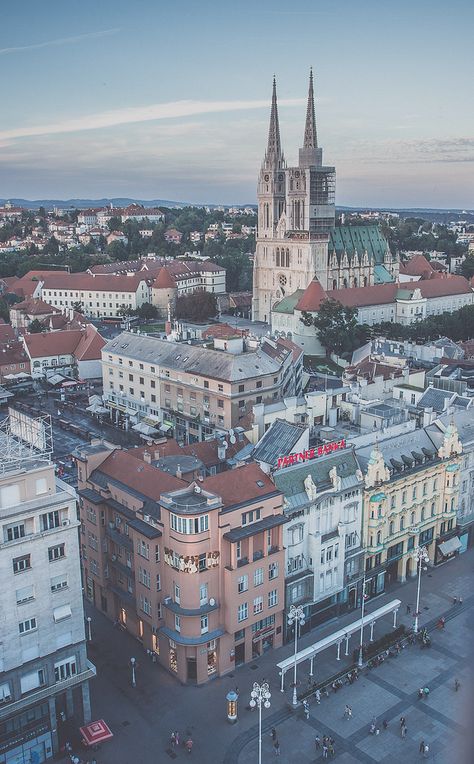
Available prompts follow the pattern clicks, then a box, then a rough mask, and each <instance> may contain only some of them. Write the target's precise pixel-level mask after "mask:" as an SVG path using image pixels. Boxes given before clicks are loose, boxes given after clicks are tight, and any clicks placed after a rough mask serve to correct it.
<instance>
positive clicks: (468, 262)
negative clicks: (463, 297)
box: [461, 255, 474, 279]
mask: <svg viewBox="0 0 474 764" xmlns="http://www.w3.org/2000/svg"><path fill="white" fill-rule="evenodd" d="M461 273H462V275H463V276H465V277H466V278H467V279H471V278H472V277H473V276H474V255H467V257H465V258H464V260H463V261H462V263H461Z"/></svg>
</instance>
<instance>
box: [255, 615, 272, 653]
mask: <svg viewBox="0 0 474 764" xmlns="http://www.w3.org/2000/svg"><path fill="white" fill-rule="evenodd" d="M274 640H275V616H274V615H270V616H268V618H263V619H262V620H261V621H258V622H257V623H254V624H253V625H252V658H258V657H259V656H260V655H263V654H264V653H266V652H267V650H270V649H271V648H272V647H273V645H274Z"/></svg>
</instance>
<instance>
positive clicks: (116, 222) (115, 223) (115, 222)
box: [107, 215, 122, 231]
mask: <svg viewBox="0 0 474 764" xmlns="http://www.w3.org/2000/svg"><path fill="white" fill-rule="evenodd" d="M107 225H108V228H109V231H120V230H121V229H122V218H120V217H119V216H118V215H114V216H113V217H111V218H110V220H109V222H108V223H107Z"/></svg>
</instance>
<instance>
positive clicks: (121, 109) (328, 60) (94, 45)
mask: <svg viewBox="0 0 474 764" xmlns="http://www.w3.org/2000/svg"><path fill="white" fill-rule="evenodd" d="M443 10H444V6H442V5H441V3H439V2H437V1H436V2H431V3H428V2H425V0H420V1H419V2H417V3H416V7H415V8H412V7H410V5H409V3H408V2H406V1H405V0H402V2H400V3H399V4H398V5H397V7H396V8H394V7H391V6H384V7H380V5H379V4H378V3H376V2H375V0H366V1H365V2H362V3H361V4H358V6H357V8H355V7H353V5H352V4H351V3H349V2H345V1H343V2H339V3H338V4H337V6H336V7H334V8H332V9H329V8H327V7H326V6H321V8H316V9H315V7H314V4H312V3H310V2H306V0H304V1H303V2H302V3H301V5H300V7H299V9H298V11H287V10H286V6H285V5H284V3H282V2H281V1H280V0H276V2H274V3H271V4H270V3H268V2H267V1H266V0H265V1H264V2H262V3H261V4H260V5H259V7H258V8H257V9H256V10H255V9H254V8H253V7H252V5H251V4H250V3H249V2H248V0H244V2H242V3H241V4H240V5H239V8H238V9H236V8H222V7H221V6H220V5H219V4H218V3H216V2H215V1H214V0H213V1H212V2H205V3H203V4H201V5H200V6H199V8H196V7H195V6H194V5H193V4H192V3H191V2H190V0H182V1H181V2H177V3H175V4H174V5H173V7H172V8H159V7H157V4H155V3H152V2H148V1H147V0H138V1H137V2H136V3H135V4H134V5H133V8H131V7H130V6H129V4H127V3H125V2H123V0H117V2H114V3H113V4H112V3H111V2H109V0H106V2H104V3H101V7H100V8H97V7H96V6H95V5H94V4H93V3H92V2H88V1H87V0H86V2H85V3H82V4H81V6H80V7H72V8H70V7H63V5H62V4H61V3H59V2H57V1H56V0H53V1H52V2H50V3H49V4H48V8H47V11H46V12H44V11H42V10H41V8H40V7H38V6H37V5H36V4H34V3H33V2H31V1H30V0H28V2H26V3H25V4H24V5H23V6H22V9H21V10H20V9H18V8H15V7H8V8H7V9H6V10H5V11H4V15H3V25H2V29H1V31H0V62H1V63H2V67H1V70H0V83H1V85H2V92H3V94H4V99H5V103H7V104H8V109H6V110H4V114H3V121H2V123H1V125H0V177H1V182H0V197H5V198H9V197H22V198H28V199H34V198H51V197H54V198H74V197H75V198H80V197H83V198H84V197H85V198H95V197H99V198H101V197H119V196H127V197H132V198H140V199H153V198H164V199H175V200H176V201H185V202H189V203H196V204H205V203H210V204H213V203H214V204H219V203H222V204H246V203H247V204H249V203H250V204H252V203H255V199H256V182H257V175H258V170H259V168H260V164H261V161H262V158H263V154H264V151H265V146H266V140H267V132H268V120H269V114H270V100H271V84H272V78H273V75H274V74H275V75H276V79H277V88H278V101H279V113H280V129H281V136H282V146H283V150H284V153H285V156H286V158H287V161H288V162H289V163H291V162H293V161H294V160H295V158H296V156H297V151H298V148H299V146H300V145H301V144H302V140H303V129H304V118H305V108H306V94H307V84H308V74H309V69H310V66H313V71H314V74H315V91H316V93H315V95H316V118H317V123H318V137H319V142H320V145H321V146H322V147H323V149H324V156H325V162H326V163H327V164H334V165H335V166H336V171H337V186H336V200H337V204H338V205H341V206H371V207H384V206H391V207H439V208H461V209H463V208H472V207H473V198H474V196H473V194H474V178H473V175H474V173H473V163H474V135H473V133H472V124H473V122H474V105H473V103H472V99H470V98H468V97H467V96H463V94H467V93H469V92H470V91H469V85H470V82H469V72H470V71H472V67H473V63H474V62H473V53H472V46H471V48H470V47H469V46H470V40H469V30H470V28H471V25H470V24H469V21H470V20H471V21H474V12H473V9H472V8H471V6H470V4H468V3H467V2H464V0H454V3H452V4H451V6H450V20H451V22H454V20H456V22H457V24H456V40H455V42H456V44H455V45H453V43H452V42H450V44H449V45H447V42H448V40H447V35H448V30H447V27H446V21H447V20H446V14H445V13H444V14H443ZM112 11H113V12H112ZM25 14H27V15H28V18H29V20H30V23H29V24H28V27H27V30H26V31H25V25H24V24H23V23H22V22H23V18H24V15H25Z"/></svg>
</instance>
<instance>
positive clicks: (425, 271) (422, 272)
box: [400, 255, 433, 279]
mask: <svg viewBox="0 0 474 764" xmlns="http://www.w3.org/2000/svg"><path fill="white" fill-rule="evenodd" d="M400 273H402V274H404V275H406V276H421V277H422V278H423V279H429V278H431V275H432V273H433V267H432V266H431V264H430V262H429V260H427V259H426V257H425V256H424V255H414V256H413V257H411V258H410V260H407V261H406V262H404V261H403V260H401V261H400Z"/></svg>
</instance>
